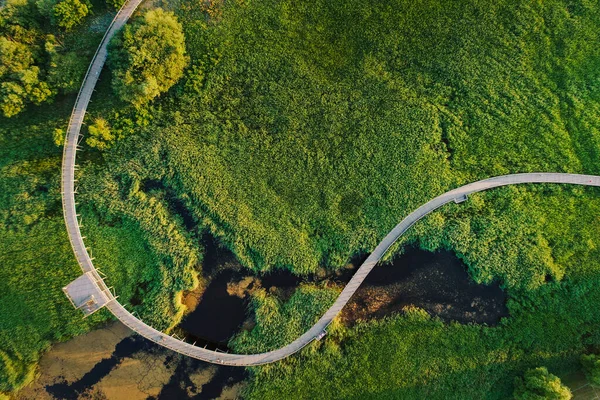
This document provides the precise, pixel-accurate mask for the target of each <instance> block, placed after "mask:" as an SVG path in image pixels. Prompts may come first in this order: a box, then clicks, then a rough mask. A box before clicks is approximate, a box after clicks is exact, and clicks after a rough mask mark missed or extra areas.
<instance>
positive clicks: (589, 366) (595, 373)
mask: <svg viewBox="0 0 600 400" xmlns="http://www.w3.org/2000/svg"><path fill="white" fill-rule="evenodd" d="M581 365H583V369H584V371H585V375H586V376H587V378H588V379H589V380H590V382H591V383H592V384H594V385H600V356H598V355H596V354H584V355H583V356H581Z"/></svg>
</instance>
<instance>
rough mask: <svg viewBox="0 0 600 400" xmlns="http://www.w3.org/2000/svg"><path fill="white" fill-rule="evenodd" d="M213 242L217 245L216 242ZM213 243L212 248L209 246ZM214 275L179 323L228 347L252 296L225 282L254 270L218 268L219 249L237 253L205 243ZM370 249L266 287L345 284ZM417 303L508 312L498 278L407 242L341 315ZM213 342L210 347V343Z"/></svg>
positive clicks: (378, 314)
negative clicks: (232, 290) (330, 268)
mask: <svg viewBox="0 0 600 400" xmlns="http://www.w3.org/2000/svg"><path fill="white" fill-rule="evenodd" d="M213 246H216V244H214V245H213ZM211 248H212V250H210V249H211ZM207 249H209V252H208V254H209V255H210V254H211V253H212V254H213V255H210V256H209V258H208V260H207V261H208V262H209V265H211V267H210V268H211V269H210V271H211V272H212V273H214V274H216V276H215V277H214V278H213V280H212V281H211V283H210V284H209V286H208V287H207V289H206V291H205V293H204V294H203V296H202V299H201V301H200V303H199V305H198V307H197V308H196V309H195V310H194V311H192V312H191V313H190V314H188V315H187V316H186V317H185V319H184V320H183V321H182V323H181V324H180V327H181V328H182V329H183V330H185V331H186V332H187V333H188V337H187V339H188V341H192V342H193V341H197V342H198V343H200V344H201V345H202V346H204V345H207V344H208V345H207V348H219V349H220V350H223V351H227V350H228V348H227V342H228V341H229V339H230V338H231V337H233V336H234V335H235V334H236V333H238V332H239V330H240V328H241V325H242V324H243V323H244V321H245V320H246V318H247V314H246V308H247V301H248V300H249V299H248V298H245V299H241V298H240V297H237V296H235V295H229V294H228V293H227V283H228V282H232V281H233V282H235V281H239V280H240V279H242V278H243V277H244V276H248V275H250V272H249V271H247V270H243V269H241V267H240V269H237V270H222V272H218V271H219V268H220V267H219V258H218V257H216V256H215V254H218V255H220V256H222V257H223V259H227V260H232V259H235V257H234V256H233V254H231V253H230V252H228V251H227V250H225V249H222V248H219V249H214V248H213V247H210V246H209V247H207ZM366 257H367V256H366V255H360V256H356V257H354V258H353V264H354V265H355V267H354V268H352V269H346V270H343V271H341V272H338V273H337V274H331V275H330V276H327V277H323V278H317V277H316V276H308V277H303V278H301V277H298V276H295V275H293V274H292V273H290V272H289V271H283V270H278V271H274V272H272V273H270V274H266V275H262V276H259V278H260V281H261V286H262V287H263V288H265V289H267V290H271V291H272V290H273V289H284V290H287V291H288V292H289V291H290V290H293V288H295V287H297V286H298V285H299V284H300V283H302V282H303V281H304V282H320V281H323V280H327V281H331V282H335V283H336V284H339V285H345V284H346V283H347V282H348V281H349V280H350V278H351V277H352V275H353V274H354V272H355V271H356V269H357V268H358V266H360V264H362V262H363V261H364V260H365V259H366ZM408 305H414V306H417V307H420V308H423V309H425V310H427V311H428V312H429V313H430V314H431V315H435V316H439V317H440V318H442V319H443V320H446V321H451V320H453V321H458V322H462V323H485V324H488V325H495V324H497V323H498V322H499V320H500V319H501V318H502V317H506V316H508V309H507V307H506V294H505V293H504V291H503V290H502V289H501V288H500V285H499V284H498V283H493V284H491V285H480V284H477V283H475V282H474V281H473V280H472V279H471V277H470V276H469V274H468V273H467V267H466V265H465V264H464V263H463V262H462V261H461V260H460V259H459V258H458V257H456V255H455V254H454V253H452V252H450V251H438V252H435V253H432V252H429V251H425V250H421V249H418V248H409V249H408V250H407V251H406V252H405V253H404V254H402V255H401V256H399V257H397V258H395V259H394V260H393V261H392V262H391V263H390V264H387V265H378V266H376V267H375V268H374V269H373V270H372V271H371V273H370V274H369V275H368V276H367V278H366V280H365V282H363V284H362V285H361V287H360V288H359V289H358V291H357V292H356V294H355V295H354V296H353V297H352V299H351V301H350V303H349V304H348V305H347V306H346V307H345V309H344V311H343V320H344V321H345V322H346V323H349V324H352V323H353V322H354V321H356V320H359V319H362V320H365V319H377V318H383V317H385V316H387V315H390V314H394V313H398V312H401V311H402V309H403V308H404V307H405V306H408ZM211 346H212V347H211Z"/></svg>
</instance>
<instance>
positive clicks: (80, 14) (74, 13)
mask: <svg viewBox="0 0 600 400" xmlns="http://www.w3.org/2000/svg"><path fill="white" fill-rule="evenodd" d="M90 7H91V4H89V3H86V2H85V1H84V2H81V1H79V0H61V1H59V2H57V3H56V5H54V7H52V16H53V17H54V21H56V22H55V23H56V25H57V26H59V27H61V28H64V29H66V30H71V29H72V28H73V27H74V26H76V25H78V24H80V23H81V21H82V20H83V18H85V16H86V15H88V13H89V11H90Z"/></svg>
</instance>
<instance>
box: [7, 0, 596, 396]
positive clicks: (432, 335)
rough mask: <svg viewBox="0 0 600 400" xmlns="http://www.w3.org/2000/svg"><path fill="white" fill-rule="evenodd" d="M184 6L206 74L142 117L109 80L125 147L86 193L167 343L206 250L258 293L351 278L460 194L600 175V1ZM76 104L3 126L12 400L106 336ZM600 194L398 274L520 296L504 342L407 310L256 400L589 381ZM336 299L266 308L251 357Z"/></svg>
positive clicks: (526, 204) (513, 300)
mask: <svg viewBox="0 0 600 400" xmlns="http://www.w3.org/2000/svg"><path fill="white" fill-rule="evenodd" d="M162 6H163V7H165V8H167V9H169V8H170V9H172V11H174V12H175V14H176V15H177V17H178V20H179V22H181V23H182V25H183V28H184V34H185V38H186V42H185V43H186V51H187V55H188V56H189V57H190V65H189V66H188V67H187V69H186V70H185V73H184V77H183V78H182V79H181V80H180V81H179V82H178V83H177V84H176V85H175V86H174V87H172V88H171V89H170V91H169V92H168V93H167V94H165V95H163V96H162V97H161V98H160V99H158V100H157V101H155V102H152V103H150V104H147V105H144V106H141V107H133V106H130V105H128V104H126V103H123V102H121V101H119V100H118V99H117V98H116V97H115V96H114V94H113V93H112V91H111V90H112V89H111V85H110V72H109V71H105V72H104V73H103V75H102V78H101V82H100V84H99V86H98V88H97V92H96V94H95V97H94V101H93V102H92V104H91V105H90V109H89V114H88V117H87V122H88V124H90V123H91V122H92V121H94V120H95V119H96V118H103V119H105V120H106V121H107V123H108V126H110V129H111V132H112V133H113V134H114V137H115V139H114V140H113V141H112V142H111V143H109V144H108V145H107V146H106V148H105V149H104V150H102V151H101V150H99V149H97V148H91V147H90V146H87V145H84V152H83V153H82V155H81V158H80V160H81V162H80V164H81V170H80V171H81V175H80V190H79V201H80V204H81V206H80V208H81V210H82V214H83V221H84V228H83V231H84V234H85V235H86V236H87V237H88V241H89V243H90V245H91V248H92V250H93V252H94V255H95V256H96V259H97V263H98V267H100V268H101V269H102V270H103V271H104V272H105V273H106V274H107V275H108V276H109V278H108V283H109V284H111V285H114V286H115V289H116V291H117V294H119V295H120V296H121V297H120V299H121V300H123V302H129V303H131V304H133V306H132V307H133V308H134V309H135V310H136V311H137V312H138V314H139V315H140V316H141V318H142V319H143V320H144V321H147V322H149V323H150V324H152V325H154V326H156V327H158V328H161V329H165V330H170V329H172V328H174V327H175V326H176V325H177V323H178V322H179V320H180V318H181V316H182V315H183V313H184V311H185V310H184V307H183V306H182V304H181V301H180V299H181V293H182V292H183V291H186V290H191V289H193V288H195V287H197V286H198V285H201V284H202V280H203V277H202V272H201V271H202V252H203V250H202V245H201V243H200V238H201V237H202V235H203V234H205V233H207V232H208V233H210V234H212V235H213V236H215V237H216V238H217V239H218V241H219V242H220V243H221V244H222V245H224V246H226V247H228V248H229V249H231V250H232V251H233V252H234V253H235V254H236V256H237V257H238V259H239V260H240V261H241V262H242V264H243V265H244V266H246V267H247V268H248V269H250V270H252V271H255V272H260V271H267V270H271V269H278V268H283V269H288V270H291V271H293V272H294V273H297V274H307V273H313V272H316V271H318V270H320V269H326V270H329V271H333V270H336V269H339V268H341V267H343V266H344V265H345V264H346V263H347V262H348V261H349V260H350V259H351V258H352V257H353V256H355V255H357V254H361V253H368V252H369V251H370V250H371V249H373V248H374V247H375V245H376V244H377V243H378V242H379V240H381V239H382V238H383V237H384V236H385V234H386V233H387V232H388V231H389V230H390V229H391V228H392V227H393V226H394V225H395V224H396V223H397V222H399V221H400V220H401V219H402V217H403V216H404V215H406V214H408V213H409V212H411V211H412V210H413V209H415V208H417V207H418V206H419V205H421V204H422V203H424V202H426V201H427V200H429V199H431V198H433V197H434V196H437V195H438V194H441V193H443V192H444V191H446V190H449V189H451V188H453V187H456V186H459V185H462V184H465V183H468V182H471V181H474V180H477V179H482V178H486V177H490V176H494V175H501V174H507V173H517V172H531V171H552V172H572V173H587V174H599V173H600V162H599V161H598V155H599V154H600V153H599V150H600V147H599V146H600V120H599V119H598V113H599V111H600V84H599V82H600V50H599V49H600V46H598V44H600V37H599V35H600V9H599V8H598V7H597V4H595V3H594V2H592V1H588V0H572V1H571V0H550V1H544V2H518V3H515V2H509V1H490V0H469V1H461V2H459V1H451V2H439V1H433V0H426V1H422V2H419V3H414V2H410V1H407V0H389V1H385V2H380V3H376V4H372V3H365V2H361V1H358V0H344V1H342V2H333V3H332V2H327V1H325V0H315V1H310V2H306V1H301V2H298V1H295V2H293V1H288V0H266V1H262V2H249V1H243V0H238V1H232V2H227V3H220V2H213V3H211V4H210V6H207V5H205V4H200V3H198V2H190V1H185V0H184V1H181V2H178V3H177V4H176V5H175V4H174V3H168V2H165V3H163V4H162ZM71 103H72V101H71V98H69V97H66V98H57V100H56V101H55V103H54V104H52V105H43V106H40V107H30V109H28V110H26V111H25V112H24V113H23V114H21V115H19V116H17V117H14V118H12V119H2V120H0V144H1V146H0V167H1V168H2V174H1V178H0V179H2V186H3V187H6V188H7V190H5V191H4V192H3V193H1V194H0V216H1V218H2V221H0V222H1V223H2V231H1V232H2V235H3V236H4V238H5V239H4V240H3V241H2V246H3V247H4V249H5V251H3V252H2V253H0V254H1V256H0V257H2V268H1V269H0V274H2V276H1V278H2V279H0V282H2V285H3V288H4V290H3V291H2V298H1V300H0V323H1V324H3V326H2V328H3V329H2V330H1V331H2V336H0V351H1V352H2V353H1V354H2V358H0V362H2V363H3V365H4V366H3V367H2V368H0V370H1V371H2V372H1V373H0V390H2V391H5V392H8V391H11V390H14V389H16V388H18V387H19V386H20V385H22V384H23V383H24V382H26V381H27V380H28V379H31V376H32V371H33V369H32V368H33V366H34V363H35V361H36V360H37V357H38V356H39V353H40V352H41V351H43V350H44V349H46V348H47V347H48V346H49V345H50V343H51V342H53V341H56V340H62V339H65V338H67V337H69V336H72V335H74V334H77V333H80V332H82V331H84V330H86V329H89V327H90V326H92V325H94V324H95V323H99V322H102V321H104V320H105V319H106V318H107V316H106V315H105V314H99V315H98V316H96V317H94V318H92V319H90V320H86V321H83V322H82V321H81V320H80V319H79V315H78V314H76V313H73V312H72V310H70V309H69V307H71V306H70V304H68V301H67V300H66V299H65V298H64V297H63V295H62V292H60V290H59V289H60V287H62V286H63V285H65V284H66V283H68V281H69V280H70V279H72V278H74V277H75V276H76V275H77V266H76V265H75V261H74V259H73V257H72V256H71V251H70V248H69V245H68V241H67V239H66V234H65V232H64V228H63V227H62V215H61V210H60V198H59V180H58V174H59V166H60V155H61V149H60V148H59V147H56V146H55V145H54V144H53V143H52V137H53V135H54V130H55V129H56V128H58V129H60V128H61V127H64V126H65V125H66V118H67V117H68V114H69V111H70V106H71ZM149 182H160V185H152V184H149ZM599 195H600V191H599V190H598V189H593V188H577V187H568V186H564V187H563V186H556V185H555V186H552V185H536V186H520V187H508V188H502V189H498V190H493V191H490V192H487V193H482V194H478V195H475V196H472V198H470V199H469V201H468V202H466V203H464V204H460V205H449V206H447V207H445V208H444V209H442V210H440V211H438V212H436V213H434V214H432V215H430V216H428V217H427V218H426V219H425V220H423V221H421V222H420V223H419V224H417V225H416V226H415V227H414V228H413V229H412V230H411V231H410V233H409V234H408V235H407V236H406V237H403V238H402V239H401V240H400V242H399V243H398V244H397V246H395V248H394V249H393V251H394V252H395V253H398V252H401V251H402V247H403V246H404V245H407V244H411V245H418V246H420V247H422V248H424V249H428V250H436V249H448V250H451V251H454V252H455V253H456V254H457V255H458V256H459V257H460V258H461V259H463V260H464V261H465V262H466V264H467V265H468V267H469V272H470V274H471V276H472V277H473V279H475V280H476V281H478V282H491V281H494V280H497V281H499V282H500V283H501V284H502V286H503V288H504V289H505V290H506V291H507V293H508V295H509V298H510V300H509V308H510V311H511V316H510V317H509V318H507V319H505V320H503V321H502V323H501V324H500V325H499V326H497V327H493V328H492V327H486V326H476V325H460V324H444V323H442V322H440V321H438V320H436V319H435V318H431V317H429V316H427V315H424V314H423V312H422V311H419V310H408V311H407V313H406V314H404V315H400V316H393V317H390V318H389V319H387V320H383V321H379V322H371V323H364V324H361V325H359V326H357V327H354V328H350V329H348V328H345V327H343V326H336V327H335V329H333V330H332V332H331V334H330V335H329V336H328V338H327V339H326V340H325V342H324V343H322V344H315V345H311V346H310V347H309V348H307V349H306V350H304V351H303V352H302V353H301V354H299V355H297V356H294V357H292V358H290V359H288V360H285V361H283V362H281V363H278V364H275V365H271V366H265V367H261V368H256V369H253V370H252V378H251V383H250V385H249V387H248V389H247V393H246V396H247V397H248V398H265V397H269V396H271V397H272V396H273V395H275V394H276V395H277V396H279V397H285V398H415V397H417V398H422V397H427V398H447V396H448V394H449V393H451V394H455V395H456V396H455V397H456V398H506V397H509V396H510V394H511V390H512V385H513V379H514V377H515V376H517V375H519V374H522V373H523V371H524V370H525V369H527V368H529V367H532V366H539V365H545V366H548V367H549V369H551V371H556V372H560V371H569V370H572V369H574V368H577V360H578V359H579V355H580V354H581V353H583V352H585V351H590V350H592V351H593V350H599V346H600V336H599V335H598V333H597V332H598V331H599V330H598V327H599V326H600V311H599V310H598V308H597V307H596V306H595V305H596V304H598V300H600V299H599V298H598V297H599V296H600V293H599V292H598V290H597V287H598V286H597V285H598V283H599V280H600V250H599V248H598V243H599V242H598V237H599V234H600V224H598V222H599V221H598V219H599V217H598V216H599V215H600V214H599V211H600V197H599ZM172 197H175V198H176V199H177V204H179V205H180V206H177V207H175V206H174V202H173V199H172ZM392 254H393V253H392ZM390 256H391V255H390ZM39 271H43V272H44V274H45V276H46V279H39V276H40V275H39ZM28 291H29V292H28ZM31 292H35V293H43V295H42V296H45V297H32V296H31V295H27V294H26V293H31ZM334 295H335V292H332V291H331V289H324V288H319V287H310V288H307V287H301V288H299V289H298V291H297V293H296V294H295V295H294V296H293V297H292V298H291V299H290V301H289V302H288V303H278V302H277V300H275V299H273V298H271V297H270V295H268V294H265V293H263V294H260V295H257V296H256V299H255V300H254V301H253V302H252V304H251V312H254V313H255V314H256V322H257V324H258V325H257V326H256V327H255V329H254V330H253V331H251V332H247V333H243V334H241V336H238V337H237V338H235V339H234V340H233V341H232V343H231V345H232V346H233V347H234V348H238V349H240V350H256V351H260V350H263V349H269V348H273V347H275V346H279V345H281V344H283V343H285V342H287V341H289V340H291V339H293V338H294V336H295V335H297V334H299V333H300V332H301V331H302V330H303V329H305V328H306V327H307V326H309V325H310V323H311V321H314V319H315V318H316V317H317V316H318V314H319V313H320V312H322V310H324V309H325V308H326V307H327V303H328V302H330V301H332V299H333V296H334ZM23 313H29V315H31V316H32V317H31V318H28V319H27V323H26V325H25V324H24V322H23V321H24V320H23V319H21V318H20V317H16V316H17V315H20V314H23ZM49 321H50V323H49ZM53 327H54V328H53ZM23 329H25V330H23ZM22 332H31V333H30V334H24V333H22ZM33 333H35V334H33ZM15 337H18V340H15V339H14V338H15ZM307 382H310V384H308V383H307Z"/></svg>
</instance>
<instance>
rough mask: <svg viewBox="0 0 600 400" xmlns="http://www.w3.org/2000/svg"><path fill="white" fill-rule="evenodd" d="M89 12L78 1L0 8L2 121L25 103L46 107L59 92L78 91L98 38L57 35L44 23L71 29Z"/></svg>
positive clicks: (13, 1) (14, 1)
mask: <svg viewBox="0 0 600 400" xmlns="http://www.w3.org/2000/svg"><path fill="white" fill-rule="evenodd" d="M90 7H91V6H90V4H89V3H87V2H85V3H80V2H79V0H64V1H62V2H60V3H55V2H54V0H38V1H37V2H33V1H20V0H9V1H8V2H7V4H6V6H4V7H2V8H1V9H0V110H1V111H2V114H3V115H4V116H5V117H13V116H15V115H17V114H19V113H21V112H22V111H23V110H24V109H25V108H26V107H27V105H28V104H34V105H40V104H42V103H44V102H50V101H52V100H53V99H54V96H55V95H56V94H58V93H63V94H66V93H73V92H75V91H77V89H78V88H79V85H80V84H81V80H82V78H83V74H84V73H85V70H86V68H87V64H88V62H89V59H88V57H85V56H86V55H88V54H89V55H91V54H90V52H89V50H90V46H91V47H92V48H93V46H95V45H96V44H97V39H99V38H98V37H97V35H96V34H93V33H90V32H86V34H85V37H84V38H82V37H74V36H71V34H65V33H64V32H56V31H54V30H55V28H53V27H49V26H48V24H47V23H46V22H45V21H46V20H47V19H49V20H51V21H53V22H54V23H55V24H57V25H58V26H60V27H62V28H65V29H72V28H73V27H74V26H75V25H76V24H80V23H81V21H82V20H83V18H84V17H85V15H87V13H88V11H89V8H90ZM91 53H93V51H92V52H91Z"/></svg>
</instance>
